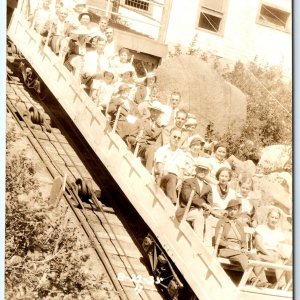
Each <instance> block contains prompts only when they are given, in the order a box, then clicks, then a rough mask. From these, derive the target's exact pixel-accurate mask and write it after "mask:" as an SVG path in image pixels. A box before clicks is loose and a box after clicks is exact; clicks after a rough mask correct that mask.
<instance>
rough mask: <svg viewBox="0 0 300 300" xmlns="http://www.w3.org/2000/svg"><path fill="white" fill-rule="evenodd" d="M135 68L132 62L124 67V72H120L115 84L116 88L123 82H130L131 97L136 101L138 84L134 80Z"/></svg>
mask: <svg viewBox="0 0 300 300" xmlns="http://www.w3.org/2000/svg"><path fill="white" fill-rule="evenodd" d="M135 74H136V73H135V69H134V67H133V66H132V65H131V64H127V66H126V67H124V68H122V72H121V73H120V74H119V80H118V82H116V84H115V86H116V89H118V88H119V86H120V85H121V84H123V83H126V84H128V85H129V86H130V87H131V89H130V92H129V98H130V99H131V100H132V101H134V95H135V92H136V84H135V81H134V79H133V78H134V76H135Z"/></svg>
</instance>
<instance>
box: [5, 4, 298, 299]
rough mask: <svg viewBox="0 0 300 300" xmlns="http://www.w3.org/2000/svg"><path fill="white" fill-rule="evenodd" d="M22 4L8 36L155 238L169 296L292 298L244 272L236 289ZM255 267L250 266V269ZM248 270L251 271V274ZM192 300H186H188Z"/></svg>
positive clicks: (148, 248)
mask: <svg viewBox="0 0 300 300" xmlns="http://www.w3.org/2000/svg"><path fill="white" fill-rule="evenodd" d="M23 4H24V2H23V1H19V2H18V7H17V9H15V11H14V14H13V16H12V19H11V22H10V24H9V28H8V31H7V34H8V36H9V38H10V39H11V40H12V41H13V43H14V44H15V45H16V47H17V48H18V50H19V51H20V52H21V53H22V55H23V56H24V58H25V59H26V61H27V63H28V65H30V68H33V69H34V71H35V72H36V74H37V77H38V78H40V79H41V80H42V81H43V82H44V84H45V85H46V86H47V87H48V88H49V89H50V91H51V92H52V94H53V95H54V96H55V97H56V99H57V101H58V102H59V103H60V105H61V106H62V107H63V109H64V110H65V112H66V113H67V114H68V115H69V117H70V118H71V119H72V121H73V122H74V126H77V128H78V130H79V131H80V132H81V133H82V135H83V136H84V137H85V140H86V142H87V143H88V144H89V145H90V147H91V148H92V149H93V151H94V152H95V154H96V155H97V156H98V157H99V159H100V160H101V161H102V162H103V164H104V165H105V166H106V168H107V170H108V171H109V172H110V174H111V175H112V177H113V178H114V179H115V181H116V182H117V183H118V185H119V186H120V188H121V189H122V190H123V192H124V194H125V195H126V197H127V198H128V200H129V201H130V202H131V204H132V205H133V206H134V208H135V209H136V211H137V212H138V213H139V215H140V216H141V217H142V218H143V220H144V221H145V223H146V224H147V225H148V226H149V228H150V230H151V232H152V234H151V235H149V236H147V237H146V238H145V240H144V243H143V248H144V250H145V252H146V254H147V255H148V257H149V259H150V262H151V267H152V269H153V271H154V275H155V276H156V277H158V278H162V279H164V278H165V275H164V272H167V274H171V279H170V280H168V281H167V282H163V281H162V282H159V284H162V285H163V286H164V287H165V288H166V289H167V290H168V291H169V294H170V295H171V297H172V299H178V298H180V294H181V290H184V289H185V288H188V289H190V290H191V291H192V295H191V296H189V298H190V299H200V300H219V299H231V300H238V299H241V300H242V299H243V300H247V299H249V300H250V299H251V300H255V299H257V300H276V299H291V298H292V296H293V294H292V291H290V290H276V289H270V288H263V289H259V288H257V287H255V286H249V285H247V279H248V277H247V276H248V274H249V272H245V273H244V275H243V277H242V279H241V281H240V283H239V284H235V283H234V282H233V280H232V279H231V278H230V277H229V276H228V275H227V273H226V272H225V271H224V269H223V268H222V266H221V264H220V262H219V260H218V259H217V258H216V257H215V255H213V254H212V252H211V251H209V249H208V248H206V247H205V246H204V245H203V244H202V242H201V241H200V240H199V239H198V237H197V236H196V234H195V232H194V231H193V229H192V228H191V226H190V225H189V224H188V223H187V222H186V221H185V220H183V221H181V222H180V223H179V222H178V221H177V220H176V219H175V217H174V215H175V207H174V206H173V204H172V203H171V202H170V200H169V199H168V198H167V197H166V196H165V194H164V193H163V191H162V190H161V189H160V188H159V187H158V186H157V185H156V183H155V181H154V180H153V177H152V176H151V175H150V174H149V173H148V171H147V170H146V169H145V168H144V166H143V165H142V164H141V162H140V160H139V159H138V158H137V157H135V156H134V155H133V153H132V152H130V151H129V150H128V149H127V146H126V144H125V143H124V142H123V140H122V139H121V138H120V137H119V136H118V135H117V134H116V133H115V132H114V131H113V130H112V131H110V130H108V129H107V126H106V124H107V121H106V118H105V116H104V115H103V114H102V113H101V112H100V111H99V110H97V109H96V105H95V104H94V102H93V101H92V100H91V99H90V98H89V97H88V95H87V94H86V92H85V91H84V90H83V89H82V88H81V87H80V86H79V85H78V82H77V81H76V80H75V78H74V77H73V75H72V74H71V73H70V72H69V71H68V70H67V69H66V67H65V66H63V65H62V64H61V62H60V61H59V58H58V57H57V56H56V55H55V54H54V53H53V52H52V51H51V49H50V48H49V47H47V46H44V45H43V43H41V36H40V35H39V34H38V33H37V32H35V31H34V30H33V28H30V24H29V22H28V21H27V20H26V17H24V15H23V14H22V9H23V8H24V7H23ZM256 263H257V262H252V264H250V268H252V267H253V265H254V264H256ZM173 264H174V265H176V269H178V271H179V272H180V276H182V277H184V279H185V281H186V282H187V284H188V286H183V284H182V282H181V281H180V278H179V277H178V276H177V275H176V273H175V271H174V270H173V268H172V265H173ZM260 265H261V266H262V268H281V269H283V270H284V271H287V272H291V271H292V267H291V266H277V265H272V264H264V263H260ZM249 270H250V269H249ZM185 299H187V298H185ZM187 300H188V299H187Z"/></svg>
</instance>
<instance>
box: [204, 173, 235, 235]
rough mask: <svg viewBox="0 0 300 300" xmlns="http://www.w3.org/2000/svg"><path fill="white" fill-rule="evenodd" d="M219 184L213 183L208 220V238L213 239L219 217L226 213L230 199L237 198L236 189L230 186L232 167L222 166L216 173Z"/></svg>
mask: <svg viewBox="0 0 300 300" xmlns="http://www.w3.org/2000/svg"><path fill="white" fill-rule="evenodd" d="M216 177H217V180H218V184H217V185H214V184H212V185H211V188H212V210H211V212H210V215H209V217H208V218H207V220H206V236H207V240H210V241H212V237H213V228H214V227H215V226H216V224H217V222H218V221H219V219H221V218H223V217H224V216H225V215H226V213H227V212H226V210H225V209H226V207H227V204H228V203H229V201H230V200H232V199H235V197H236V196H235V190H233V189H231V188H230V187H229V181H230V180H231V177H232V172H231V169H229V168H226V167H222V168H220V169H219V170H218V172H217V174H216Z"/></svg>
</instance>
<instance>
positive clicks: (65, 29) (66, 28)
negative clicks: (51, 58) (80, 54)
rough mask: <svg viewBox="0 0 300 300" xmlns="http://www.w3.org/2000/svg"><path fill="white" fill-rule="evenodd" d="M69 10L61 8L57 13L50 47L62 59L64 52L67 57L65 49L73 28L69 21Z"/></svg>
mask: <svg viewBox="0 0 300 300" xmlns="http://www.w3.org/2000/svg"><path fill="white" fill-rule="evenodd" d="M67 17H68V9H67V8H65V7H60V8H59V9H58V12H57V18H55V19H54V20H53V27H52V36H51V39H50V47H51V49H52V51H53V52H54V53H55V54H56V55H59V54H60V53H61V57H62V56H63V54H62V53H63V52H64V55H65V51H64V48H65V47H67V46H68V43H69V38H68V35H69V34H70V32H71V29H72V26H71V24H70V23H69V22H68V21H67Z"/></svg>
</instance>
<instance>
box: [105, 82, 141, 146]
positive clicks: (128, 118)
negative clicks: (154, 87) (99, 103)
mask: <svg viewBox="0 0 300 300" xmlns="http://www.w3.org/2000/svg"><path fill="white" fill-rule="evenodd" d="M129 91H130V86H129V85H128V84H126V83H124V84H122V85H121V86H120V87H119V92H118V95H117V96H115V97H113V98H112V99H111V101H110V103H109V105H108V109H107V113H108V115H109V116H110V117H111V121H112V122H118V123H117V127H116V132H117V133H118V134H119V135H120V137H121V138H122V139H124V140H125V141H126V138H127V137H128V136H130V135H136V134H137V133H138V122H137V121H138V110H137V106H136V104H135V103H134V102H133V101H132V100H130V99H129V98H128V95H129ZM118 111H119V113H118ZM118 115H119V117H118V119H116V118H117V116H118Z"/></svg>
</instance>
